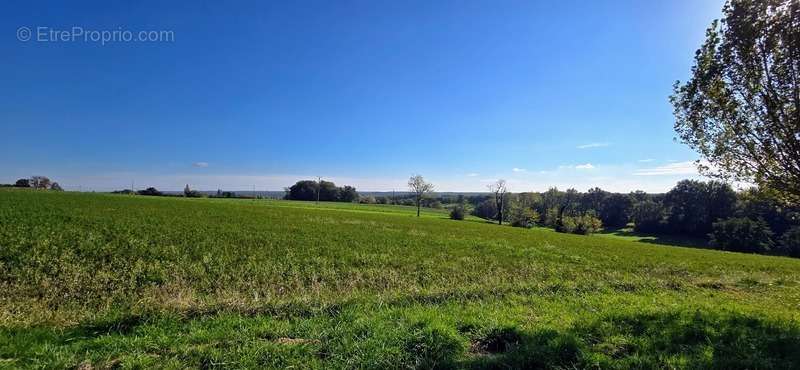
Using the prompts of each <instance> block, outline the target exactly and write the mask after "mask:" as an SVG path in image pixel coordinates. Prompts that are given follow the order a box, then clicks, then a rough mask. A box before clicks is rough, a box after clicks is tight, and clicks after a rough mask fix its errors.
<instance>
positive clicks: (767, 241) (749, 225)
mask: <svg viewBox="0 0 800 370" xmlns="http://www.w3.org/2000/svg"><path fill="white" fill-rule="evenodd" d="M711 245H714V246H716V247H718V248H719V249H722V250H726V251H734V252H751V253H760V252H764V251H768V250H769V249H770V247H772V231H770V229H769V227H768V226H767V223H766V222H764V220H755V221H753V220H751V219H748V218H730V219H727V220H724V221H719V222H715V223H714V232H713V233H712V234H711Z"/></svg>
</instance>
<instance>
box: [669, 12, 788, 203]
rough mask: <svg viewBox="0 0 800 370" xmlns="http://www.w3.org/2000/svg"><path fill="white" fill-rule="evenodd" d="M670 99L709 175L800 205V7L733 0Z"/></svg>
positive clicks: (679, 126) (682, 133)
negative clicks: (755, 187)
mask: <svg viewBox="0 0 800 370" xmlns="http://www.w3.org/2000/svg"><path fill="white" fill-rule="evenodd" d="M723 16H724V17H723V19H722V21H721V22H720V21H714V22H713V23H712V24H711V26H710V27H709V29H708V31H707V32H706V40H705V42H704V43H703V45H702V46H701V47H700V49H699V50H697V52H696V54H695V65H694V67H692V76H691V78H690V79H689V81H687V82H686V83H684V84H681V83H680V82H676V83H675V86H674V93H673V95H672V96H671V97H670V101H671V102H672V105H673V107H674V115H675V130H676V132H677V134H678V137H679V138H680V140H681V141H682V142H684V143H686V144H687V145H689V146H690V147H691V148H693V149H695V150H697V151H698V152H699V153H700V155H701V156H702V157H703V158H704V159H705V160H706V161H707V162H708V163H707V164H703V163H699V164H700V169H701V171H702V172H704V173H705V174H708V175H711V176H716V177H719V178H722V179H733V180H739V181H747V182H755V183H756V184H758V185H760V186H763V187H765V188H769V189H772V190H774V191H776V192H777V194H779V196H781V199H782V200H784V201H786V202H789V203H794V204H798V203H800V2H799V1H796V0H731V1H729V2H728V3H726V4H725V7H724V8H723Z"/></svg>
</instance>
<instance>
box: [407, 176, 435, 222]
mask: <svg viewBox="0 0 800 370" xmlns="http://www.w3.org/2000/svg"><path fill="white" fill-rule="evenodd" d="M408 190H410V191H411V192H412V193H413V194H414V201H415V202H416V204H417V217H419V209H420V207H421V204H422V198H424V197H425V196H426V195H427V194H428V193H430V192H432V191H433V184H431V183H428V182H425V179H424V178H422V176H420V175H414V176H411V177H410V178H409V179H408Z"/></svg>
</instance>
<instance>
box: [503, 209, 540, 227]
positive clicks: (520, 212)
mask: <svg viewBox="0 0 800 370" xmlns="http://www.w3.org/2000/svg"><path fill="white" fill-rule="evenodd" d="M508 218H509V220H510V221H511V226H514V227H525V228H531V227H534V226H536V223H537V222H539V213H538V212H536V211H535V210H533V209H531V208H527V207H514V208H512V209H511V211H510V212H509V215H508Z"/></svg>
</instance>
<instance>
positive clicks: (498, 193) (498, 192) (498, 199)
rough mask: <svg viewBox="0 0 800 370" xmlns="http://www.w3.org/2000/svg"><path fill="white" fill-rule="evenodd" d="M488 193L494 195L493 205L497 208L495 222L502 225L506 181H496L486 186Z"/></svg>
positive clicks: (506, 189)
mask: <svg viewBox="0 0 800 370" xmlns="http://www.w3.org/2000/svg"><path fill="white" fill-rule="evenodd" d="M487 187H488V188H489V191H490V192H492V193H494V204H495V205H496V206H497V221H498V222H499V223H500V225H502V224H503V201H504V200H505V197H506V192H507V191H508V188H506V180H502V179H501V180H497V182H495V183H493V184H489V185H487Z"/></svg>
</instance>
